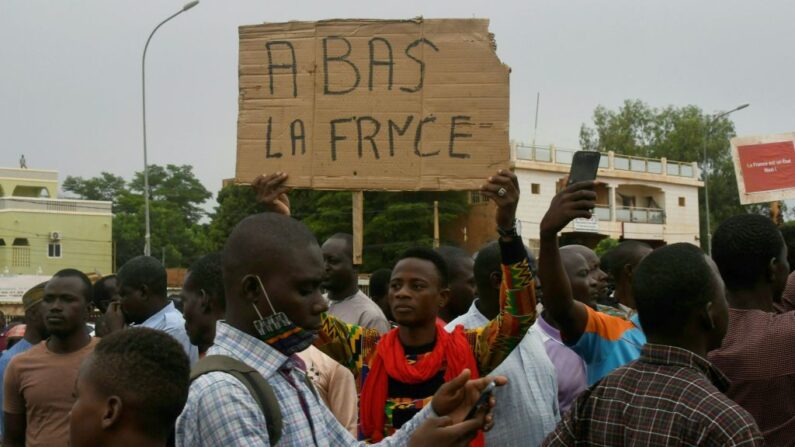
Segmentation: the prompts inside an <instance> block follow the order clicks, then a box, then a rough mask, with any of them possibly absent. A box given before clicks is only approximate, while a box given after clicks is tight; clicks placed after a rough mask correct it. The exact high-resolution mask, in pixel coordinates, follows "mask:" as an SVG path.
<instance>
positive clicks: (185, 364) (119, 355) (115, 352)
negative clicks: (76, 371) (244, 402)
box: [84, 327, 190, 437]
mask: <svg viewBox="0 0 795 447" xmlns="http://www.w3.org/2000/svg"><path fill="white" fill-rule="evenodd" d="M84 368H85V369H86V377H87V378H88V380H89V381H90V383H91V384H92V385H93V386H94V387H95V388H96V389H97V391H98V392H100V393H104V394H105V395H107V396H111V395H116V396H119V397H121V399H122V401H123V402H124V408H132V409H133V410H134V411H133V415H132V416H133V420H134V421H135V422H136V423H137V425H138V427H139V428H140V429H141V430H145V431H148V432H150V433H156V434H157V435H159V436H161V437H168V435H169V434H170V433H171V430H172V429H173V427H174V423H175V422H176V420H177V417H178V416H179V414H180V413H181V412H182V409H183V408H184V407H185V402H186V401H187V400H188V388H189V386H190V362H189V361H188V356H187V355H186V354H185V351H184V350H183V349H182V345H180V344H179V343H178V342H177V341H176V340H175V339H174V338H173V337H172V336H170V335H168V334H166V333H165V332H162V331H158V330H155V329H149V328H144V327H139V328H130V329H125V330H123V331H119V332H115V333H113V334H110V335H108V336H107V337H104V338H102V340H100V342H99V343H97V346H96V348H95V349H94V352H93V353H92V354H91V356H90V357H89V359H88V360H87V362H86V364H85V366H84Z"/></svg>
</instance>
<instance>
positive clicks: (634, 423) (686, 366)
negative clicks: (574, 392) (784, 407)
mask: <svg viewBox="0 0 795 447" xmlns="http://www.w3.org/2000/svg"><path fill="white" fill-rule="evenodd" d="M593 184H594V182H582V183H578V184H575V185H572V186H571V187H568V188H566V189H564V190H563V191H561V192H560V193H559V194H558V195H557V196H556V197H555V199H553V202H552V204H553V206H551V207H550V210H549V211H548V212H547V214H546V216H545V217H544V220H543V221H542V223H541V226H542V237H543V232H544V230H545V229H546V230H547V231H555V229H560V228H563V227H565V226H566V224H568V223H569V222H570V221H571V220H572V219H574V218H576V217H588V215H589V214H590V213H589V211H588V210H590V209H592V208H593V206H594V200H595V198H596V194H595V193H594V192H593V189H592V188H593ZM542 248H543V247H542ZM546 248H547V251H543V250H542V253H541V256H540V259H542V263H541V264H540V267H542V268H547V269H548V270H550V271H551V274H549V275H547V276H549V278H551V280H552V281H554V280H555V279H556V278H557V277H559V276H563V275H565V272H564V271H563V267H562V265H560V253H559V252H558V250H557V249H556V248H557V247H554V248H553V249H551V250H550V248H551V247H550V245H547V247H546ZM545 262H546V263H547V265H544V263H545ZM561 272H562V273H561ZM564 279H565V278H564ZM558 283H560V284H562V285H563V287H568V281H562V280H559V281H558ZM542 284H543V285H544V286H545V287H546V286H547V282H546V280H545V279H544V278H543V276H542ZM560 284H559V285H560ZM632 290H633V294H634V297H635V301H636V304H637V306H638V314H639V316H640V323H641V325H642V326H643V330H644V331H645V333H646V337H647V339H648V343H647V344H646V345H645V346H643V347H642V349H641V353H640V358H638V359H637V360H634V361H632V362H630V363H628V364H626V365H624V366H622V367H620V368H618V369H616V370H614V371H613V372H612V373H610V374H608V375H607V376H605V377H603V378H602V379H601V380H599V381H598V382H596V383H595V384H594V385H593V386H591V387H590V388H589V389H588V390H587V391H585V392H584V393H583V394H582V395H580V397H579V398H578V399H577V400H576V401H575V402H574V404H573V405H572V409H571V411H570V412H568V413H567V414H566V415H565V416H564V417H563V419H562V420H561V422H560V423H559V424H558V426H557V428H556V429H555V431H554V432H552V433H551V434H550V435H549V436H548V437H547V439H546V440H545V441H544V444H543V445H545V446H575V445H598V446H611V447H616V446H669V445H700V446H761V445H763V438H762V434H761V433H760V431H759V428H758V427H757V425H756V422H754V419H753V417H751V415H750V414H749V413H748V412H747V411H745V410H744V409H743V408H742V407H740V406H739V405H737V404H736V403H734V402H732V401H731V400H730V399H729V398H728V397H726V396H725V395H724V394H723V392H725V391H726V389H727V387H728V381H727V379H726V377H725V376H724V375H723V374H722V373H721V372H720V371H719V370H718V369H717V368H715V367H713V366H712V365H711V364H710V362H709V361H708V360H707V359H706V357H707V352H709V351H710V350H712V349H715V348H717V347H719V346H720V344H721V341H722V340H723V337H724V336H725V334H726V330H727V325H728V309H727V304H726V299H725V297H724V286H723V281H722V280H721V278H720V275H719V274H718V272H717V268H716V267H715V264H714V263H713V262H712V261H711V260H710V259H709V258H707V257H706V255H704V253H703V252H702V251H701V250H700V249H699V248H697V247H695V246H694V245H690V244H684V243H683V244H673V245H669V246H667V247H663V248H660V249H657V250H656V251H654V252H652V253H651V254H649V255H648V256H647V257H646V258H645V259H644V260H643V261H642V262H641V264H640V265H639V266H638V267H637V269H636V271H635V274H634V277H633V280H632ZM563 292H564V293H566V292H567V291H566V290H564V291H563ZM568 293H569V294H570V293H571V292H570V291H568ZM545 295H546V290H545Z"/></svg>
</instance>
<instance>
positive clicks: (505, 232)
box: [497, 219, 522, 237]
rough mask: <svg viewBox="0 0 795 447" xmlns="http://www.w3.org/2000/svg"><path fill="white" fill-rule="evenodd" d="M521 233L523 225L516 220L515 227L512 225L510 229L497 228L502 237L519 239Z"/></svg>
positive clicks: (514, 221)
mask: <svg viewBox="0 0 795 447" xmlns="http://www.w3.org/2000/svg"><path fill="white" fill-rule="evenodd" d="M521 231H522V223H521V222H520V221H519V219H514V220H513V225H511V226H510V228H503V227H501V226H499V225H498V226H497V234H499V235H500V237H519V235H520V233H521Z"/></svg>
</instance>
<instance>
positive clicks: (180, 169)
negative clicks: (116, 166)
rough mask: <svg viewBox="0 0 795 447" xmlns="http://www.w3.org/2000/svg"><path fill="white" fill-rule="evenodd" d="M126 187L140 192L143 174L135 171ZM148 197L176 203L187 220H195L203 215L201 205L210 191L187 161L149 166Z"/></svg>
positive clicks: (154, 200)
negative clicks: (183, 163) (184, 163)
mask: <svg viewBox="0 0 795 447" xmlns="http://www.w3.org/2000/svg"><path fill="white" fill-rule="evenodd" d="M129 188H130V191H132V192H137V193H139V194H142V195H143V192H144V174H143V172H136V173H135V176H133V179H132V181H131V182H130V184H129ZM149 191H150V196H149V198H150V200H151V201H153V202H165V203H169V204H170V205H171V206H176V207H177V208H179V210H180V211H181V212H182V214H184V215H185V218H186V219H187V221H188V222H191V223H197V222H199V220H200V219H201V218H202V217H203V216H204V210H202V208H201V205H202V204H203V203H204V202H205V201H206V200H207V199H209V198H210V197H212V194H210V191H207V189H206V188H205V187H204V186H203V185H202V184H201V182H199V179H197V178H196V176H195V175H194V174H193V167H192V166H190V165H181V166H177V165H166V167H165V168H164V167H162V166H158V165H150V166H149Z"/></svg>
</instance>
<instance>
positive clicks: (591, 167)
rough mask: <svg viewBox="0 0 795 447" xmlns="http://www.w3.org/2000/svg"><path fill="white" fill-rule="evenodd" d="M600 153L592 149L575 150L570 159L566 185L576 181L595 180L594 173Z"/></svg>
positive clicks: (597, 166) (597, 168) (600, 156)
mask: <svg viewBox="0 0 795 447" xmlns="http://www.w3.org/2000/svg"><path fill="white" fill-rule="evenodd" d="M601 158H602V154H601V153H599V152H594V151H577V152H575V153H574V157H573V158H572V161H571V170H570V171H569V181H568V182H567V183H566V186H569V185H572V184H574V183H578V182H585V181H589V180H596V173H597V171H598V170H599V160H600V159H601Z"/></svg>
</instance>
